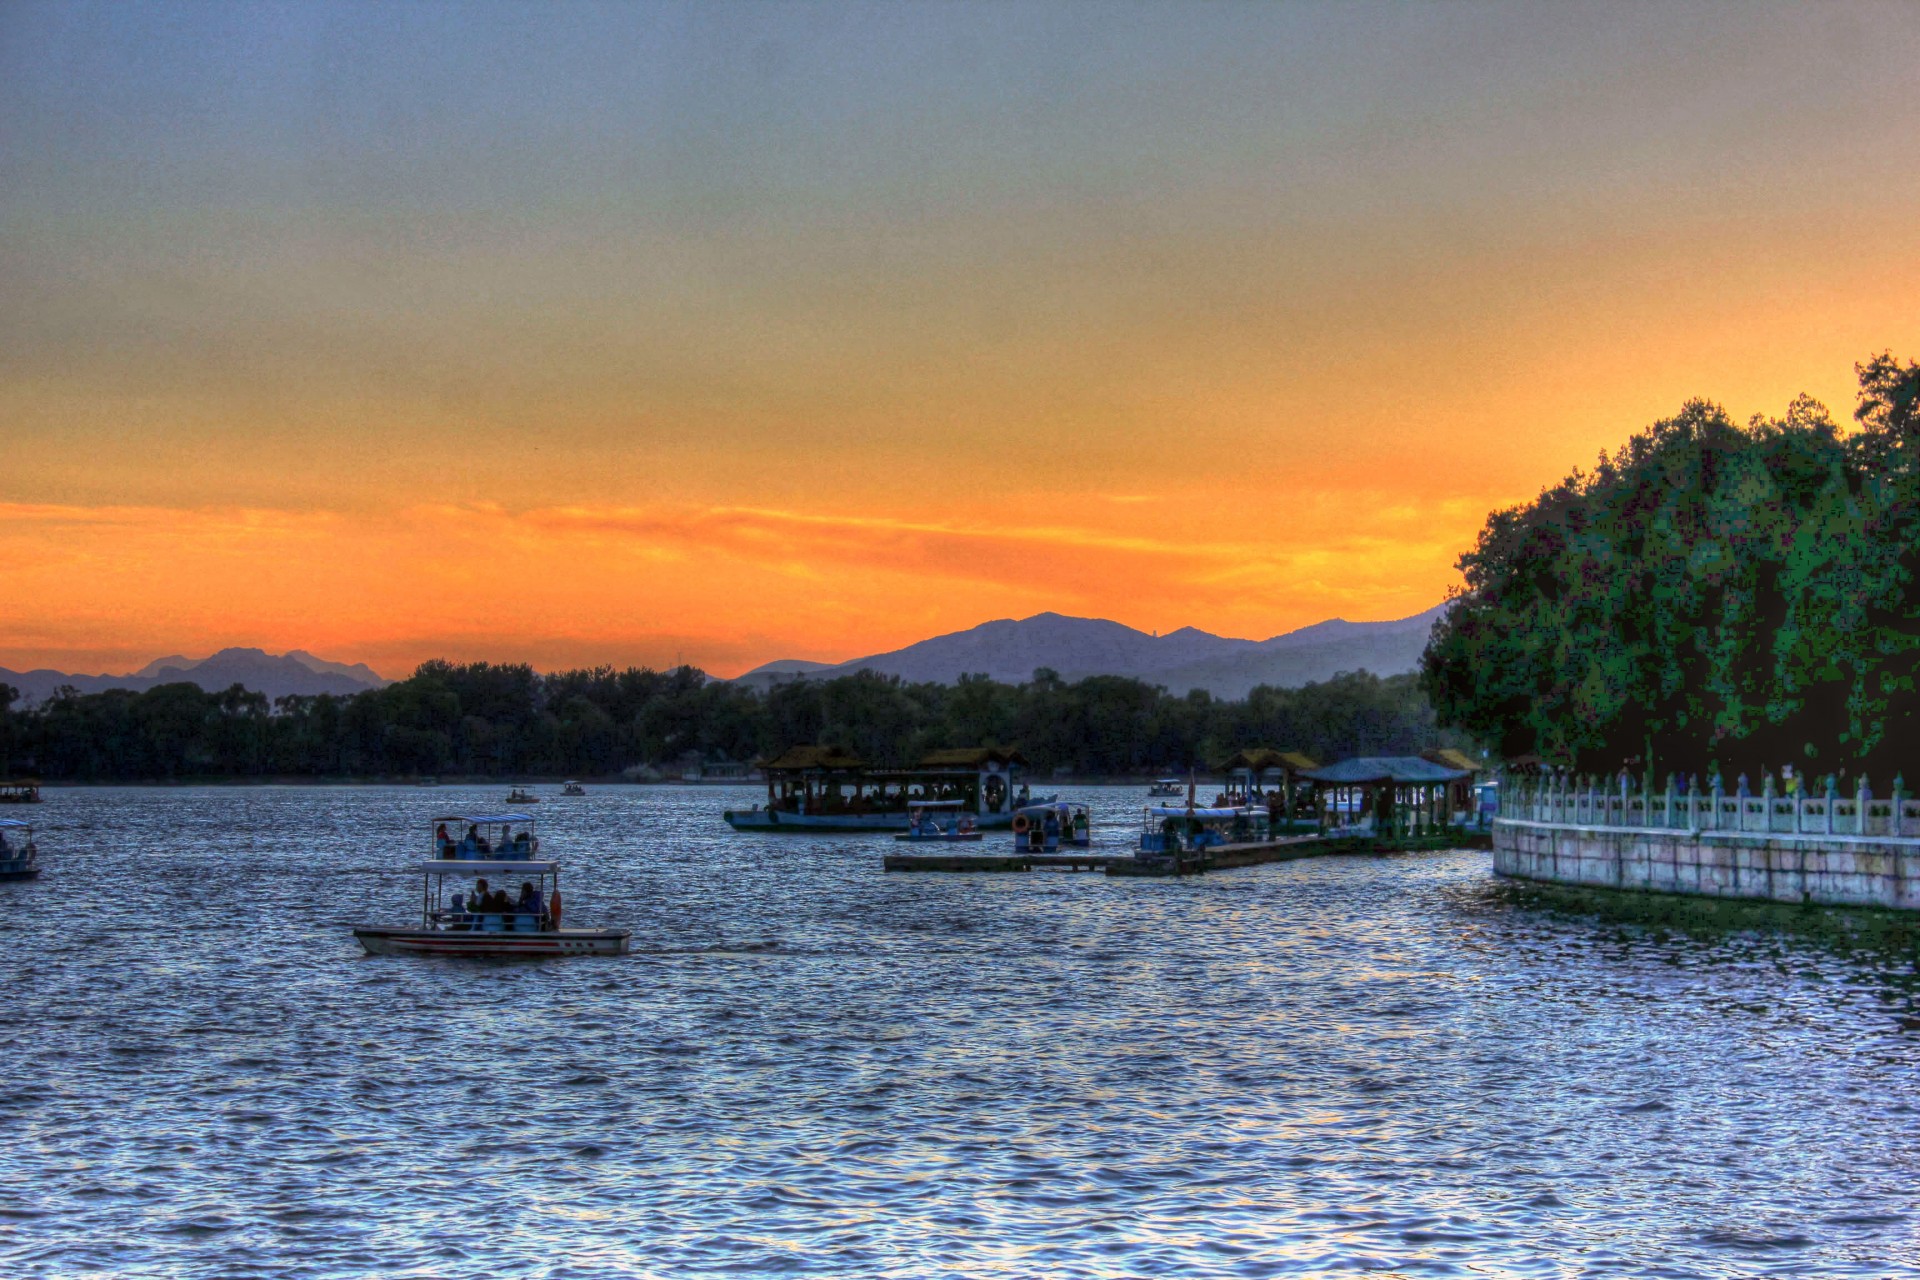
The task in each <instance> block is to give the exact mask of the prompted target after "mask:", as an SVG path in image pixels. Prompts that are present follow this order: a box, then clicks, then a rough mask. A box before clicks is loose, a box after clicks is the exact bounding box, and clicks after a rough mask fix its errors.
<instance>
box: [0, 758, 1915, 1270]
mask: <svg viewBox="0 0 1920 1280" xmlns="http://www.w3.org/2000/svg"><path fill="white" fill-rule="evenodd" d="M496 790H497V789H496V788H487V789H484V790H481V789H476V790H473V791H463V790H462V789H456V788H441V789H439V790H437V791H432V792H422V791H419V790H416V789H405V788H392V789H381V788H351V789H349V788H340V789H192V790H187V789H183V790H178V791H173V790H167V791H136V790H99V791H62V792H55V793H52V795H51V799H50V802H49V803H48V804H47V805H46V806H45V807H44V809H43V811H42V813H41V815H40V816H41V817H43V818H44V819H45V820H46V830H45V834H44V837H43V839H42V842H41V843H42V848H43V851H44V852H45V854H46V855H47V859H48V873H47V875H46V877H45V878H44V879H42V880H41V881H39V882H36V883H30V884H25V885H12V886H3V887H0V893H4V895H5V896H4V899H3V900H0V909H4V910H5V912H6V919H7V929H6V935H5V936H6V938H7V940H8V941H9V942H10V943H11V944H12V956H11V959H12V965H11V968H12V973H13V979H14V981H13V998H12V1000H11V1001H10V1003H9V1004H8V1006H7V1007H6V1008H5V1010H4V1012H3V1013H0V1048H4V1055H5V1056H4V1060H5V1061H6V1062H8V1063H9V1064H10V1066H11V1068H12V1070H11V1071H10V1072H9V1076H10V1080H11V1082H12V1083H11V1087H10V1088H9V1089H8V1090H6V1091H5V1092H4V1094H3V1095H0V1126H4V1130H3V1131H4V1132H5V1134H6V1135H7V1137H8V1141H7V1142H6V1144H5V1145H4V1147H0V1222H4V1223H5V1226H4V1227H0V1269H4V1271H5V1273H6V1274H9V1275H41V1274H69V1273H75V1272H80V1271H84V1270H87V1269H100V1270H105V1271H107V1272H109V1273H118V1274H140V1275H150V1274H174V1275H208V1276H213V1275H255V1274H261V1273H262V1272H263V1271H268V1270H270V1271H271V1272H272V1273H273V1274H276V1275H290V1276H302V1275H312V1276H346V1275H353V1276H357V1275H364V1274H369V1273H379V1274H396V1273H408V1272H411V1273H415V1274H431V1275H461V1276H490V1275H501V1276H520V1275H526V1274H551V1275H569V1276H600V1275H606V1276H615V1275H634V1274H673V1275H682V1274H701V1273H705V1272H709V1271H714V1272H720V1271H725V1272H729V1273H732V1274H742V1273H746V1274H788V1273H798V1274H824V1275H849V1274H859V1275H875V1276H916V1277H917V1276H925V1275H930V1274H939V1275H961V1276H982V1277H986V1276H1031V1275H1037V1274H1049V1275H1055V1274H1057V1275H1075V1276H1138V1275H1147V1274H1178V1275H1183V1276H1271V1275H1291V1274H1300V1275H1307V1274H1315V1273H1327V1272H1331V1273H1345V1272H1355V1271H1361V1270H1374V1271H1378V1272H1380V1273H1383V1274H1388V1275H1394V1274H1399V1275H1409V1276H1412V1275H1420V1276H1436V1275H1454V1274H1460V1275H1466V1274H1478V1275H1485V1274H1501V1275H1528V1276H1532V1275H1540V1276H1563V1275H1565V1276H1571V1275H1596V1274H1606V1275H1612V1274H1644V1275H1661V1276H1729V1275H1734V1276H1738V1275H1794V1276H1806V1275H1863V1276H1883V1275H1887V1274H1893V1273H1898V1272H1900V1271H1904V1270H1911V1269H1912V1268H1913V1267H1914V1265H1915V1264H1916V1262H1920V1257H1916V1249H1915V1247H1914V1245H1913V1238H1914V1230H1913V1217H1912V1215H1913V1208H1912V1200H1913V1197H1912V1193H1911V1187H1912V1185H1913V1178H1914V1173H1915V1170H1916V1165H1917V1164H1920V1138H1916V1137H1915V1136H1914V1130H1915V1126H1914V1125H1913V1123H1912V1119H1913V1099H1914V1098H1915V1096H1916V1090H1915V1087H1914V1086H1915V1085H1916V1083H1920V1069H1917V1068H1920V1034H1917V1033H1916V1031H1915V1029H1914V1017H1915V1001H1914V965H1913V952H1912V950H1911V949H1907V950H1902V949H1901V944H1900V943H1899V942H1898V941H1897V939H1896V940H1894V941H1892V942H1887V941H1886V940H1885V939H1884V938H1883V939H1880V940H1878V941H1876V942H1874V943H1873V944H1872V945H1867V944H1864V943H1862V942H1861V941H1860V940H1859V939H1858V938H1857V937H1854V936H1852V935H1848V936H1846V937H1843V938H1836V937H1833V936H1825V935H1819V934H1810V933H1808V932H1807V931H1804V930H1802V931H1794V930H1792V929H1782V928H1781V927H1778V926H1777V925H1774V924H1769V923H1768V922H1767V921H1766V920H1765V919H1759V920H1754V919H1746V920H1741V921H1736V922H1735V923H1733V924H1731V925H1727V924H1725V923H1724V922H1722V923H1720V924H1716V925H1702V924H1700V923H1699V922H1698V921H1694V922H1692V923H1691V924H1690V925H1689V927H1687V928H1680V927H1678V926H1677V925H1675V924H1674V923H1672V922H1662V921H1660V920H1657V919H1655V920H1647V919H1643V918H1630V917H1631V912H1630V911H1628V910H1627V909H1626V908H1621V907H1617V906H1607V905H1605V904H1600V905H1599V906H1594V905H1592V904H1584V905H1583V904H1572V905H1569V904H1568V903H1566V902H1564V901H1558V900H1551V899H1549V898H1547V897H1542V896H1540V895H1536V894H1534V893H1532V892H1531V891H1527V890H1523V889H1517V888H1514V887H1512V886H1502V885H1500V884H1498V883H1496V882H1494V881H1493V880H1492V879H1491V877H1490V876H1489V875H1488V872H1487V857H1486V855H1484V854H1477V853H1456V854H1445V855H1437V856H1418V857H1406V858H1387V859H1366V858H1355V859H1330V860H1325V861H1310V862H1299V863H1288V864H1280V865H1276V866H1271V867H1263V868H1252V869H1247V870H1244V871H1236V872H1227V873H1220V874H1216V875H1213V876H1208V877H1204V878H1201V879H1195V880H1185V881H1179V882H1167V881H1139V880H1108V879H1106V878H1104V877H1099V876H1088V875H1077V876H1076V875H1067V874H1047V873H1033V874H1030V875H1022V876H1001V877H966V876H934V875H913V876H901V875H893V876H888V875H885V874H883V873H882V872H881V871H880V870H879V858H880V854H881V852H882V851H883V848H884V847H885V842H883V841H878V840H870V839H860V838H845V837H817V838H813V839H807V840H798V841H795V840H781V839H770V838H757V837H744V836H739V835H735V834H733V833H731V832H729V831H727V829H726V828H725V827H724V826H723V825H722V824H721V823H720V822H719V820H718V818H717V813H718V811H719V809H720V808H722V807H724V806H725V804H727V803H729V802H733V803H738V802H739V801H740V800H741V799H742V798H744V797H747V796H749V795H750V794H751V793H750V792H748V791H744V790H743V791H728V790H723V789H719V788H706V789H700V788H685V789H619V790H615V789H596V790H595V791H594V792H593V793H592V794H590V795H589V796H588V797H587V798H585V799H584V800H569V801H560V800H558V799H554V800H550V801H549V802H547V803H545V804H543V806H542V811H541V817H542V834H543V839H544V841H545V842H546V844H545V848H546V849H547V850H548V851H549V852H551V853H553V854H555V855H557V856H558V857H559V858H560V859H561V861H562V862H563V864H564V865H565V867H566V873H565V875H566V878H565V880H564V882H563V885H564V891H565V893H566V895H567V903H568V918H569V920H570V921H576V920H577V921H580V922H583V923H584V922H595V923H619V924H625V925H628V926H630V927H632V928H633V929H634V930H635V950H636V953H637V954H635V955H634V956H632V957H630V958H627V959H625V960H615V961H597V960H569V961H560V962H550V963H532V964H525V963H518V964H516V963H487V962H472V961H464V962H463V961H453V960H419V959H391V960H367V959H364V958H361V957H360V956H359V954H358V949H357V947H356V946H355V945H354V944H353V941H352V939H351V937H350V936H349V935H348V933H347V930H348V928H349V927H350V926H351V925H352V924H354V923H359V922H363V921H366V920H369V919H371V920H392V921H399V920H404V919H405V918H406V916H407V913H408V912H409V911H411V910H417V892H418V886H417V883H416V882H415V881H414V879H413V878H412V877H410V876H408V875H407V874H406V873H405V872H404V871H402V870H401V868H402V867H403V866H405V865H406V864H407V863H408V862H410V861H412V860H414V859H415V858H416V857H417V856H419V854H420V852H421V849H422V848H423V847H424V841H425V839H426V834H427V831H428V819H429V818H430V817H431V816H432V813H433V811H434V810H436V809H453V808H458V807H460V806H461V805H462V804H463V803H464V804H469V805H480V806H485V805H487V804H489V803H493V802H496V801H497V798H498V797H497V795H495V791H496ZM1139 801H1140V796H1139V794H1138V793H1137V792H1135V791H1131V790H1128V791H1124V792H1122V791H1114V792H1110V793H1105V794H1102V795H1101V798H1100V803H1099V805H1098V806H1097V812H1096V822H1097V824H1099V826H1098V828H1097V829H1100V831H1101V834H1100V839H1101V841H1102V842H1103V843H1107V844H1112V845H1124V844H1125V843H1126V842H1127V840H1128V839H1129V838H1130V835H1131V824H1130V821H1129V820H1130V818H1131V816H1132V814H1133V813H1134V812H1135V809H1136V806H1137V805H1138V803H1139Z"/></svg>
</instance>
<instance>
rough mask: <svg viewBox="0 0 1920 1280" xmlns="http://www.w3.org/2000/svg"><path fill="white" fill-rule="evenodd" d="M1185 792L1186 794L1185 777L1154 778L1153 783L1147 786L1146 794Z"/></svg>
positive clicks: (1176, 793) (1180, 793)
mask: <svg viewBox="0 0 1920 1280" xmlns="http://www.w3.org/2000/svg"><path fill="white" fill-rule="evenodd" d="M1185 794H1187V780H1186V779H1185V778H1155V779H1154V780H1153V785H1152V786H1150V787H1148V788H1147V795H1148V796H1149V797H1153V796H1183V795H1185Z"/></svg>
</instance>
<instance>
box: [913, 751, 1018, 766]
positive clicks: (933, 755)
mask: <svg viewBox="0 0 1920 1280" xmlns="http://www.w3.org/2000/svg"><path fill="white" fill-rule="evenodd" d="M1026 763H1027V758H1026V757H1025V756H1023V755H1021V754H1020V753H1019V752H1018V751H1015V750H1014V749H1013V748H1011V747H942V748H940V749H939V750H937V751H929V752H927V753H926V754H925V755H923V756H921V757H920V767H921V768H923V769H955V768H968V769H979V768H982V767H984V766H986V765H989V764H1017V765H1025V764H1026Z"/></svg>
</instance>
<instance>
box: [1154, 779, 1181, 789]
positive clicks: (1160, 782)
mask: <svg viewBox="0 0 1920 1280" xmlns="http://www.w3.org/2000/svg"><path fill="white" fill-rule="evenodd" d="M1153 781H1154V785H1155V786H1161V787H1177V786H1179V785H1180V784H1181V783H1183V782H1185V781H1186V779H1185V778H1155V779H1154V780H1153Z"/></svg>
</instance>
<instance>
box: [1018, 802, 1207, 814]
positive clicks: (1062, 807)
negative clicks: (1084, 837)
mask: <svg viewBox="0 0 1920 1280" xmlns="http://www.w3.org/2000/svg"><path fill="white" fill-rule="evenodd" d="M1014 812H1015V813H1085V812H1087V806H1085V805H1084V804H1081V803H1080V802H1079V801H1078V800H1046V801H1042V802H1041V803H1039V804H1023V805H1021V806H1020V807H1019V808H1018V809H1015V810H1014ZM1181 812H1182V813H1184V812H1186V810H1184V809H1183V810H1181Z"/></svg>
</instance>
